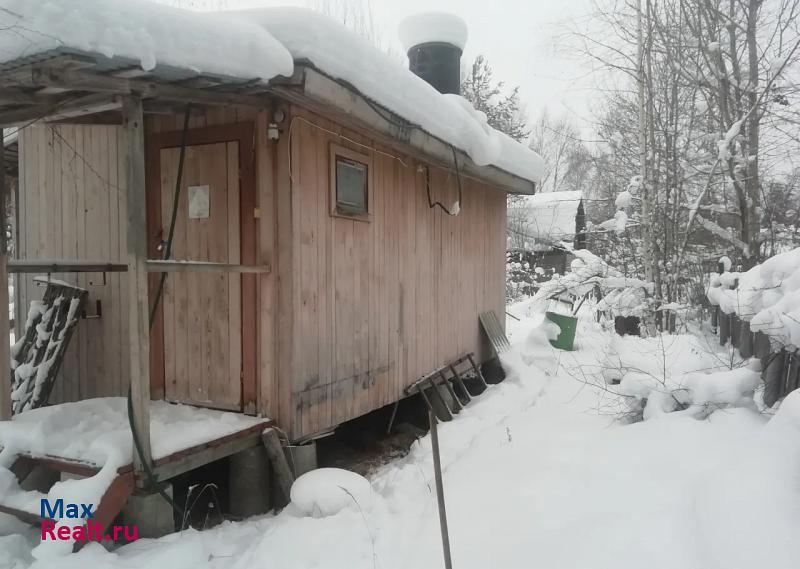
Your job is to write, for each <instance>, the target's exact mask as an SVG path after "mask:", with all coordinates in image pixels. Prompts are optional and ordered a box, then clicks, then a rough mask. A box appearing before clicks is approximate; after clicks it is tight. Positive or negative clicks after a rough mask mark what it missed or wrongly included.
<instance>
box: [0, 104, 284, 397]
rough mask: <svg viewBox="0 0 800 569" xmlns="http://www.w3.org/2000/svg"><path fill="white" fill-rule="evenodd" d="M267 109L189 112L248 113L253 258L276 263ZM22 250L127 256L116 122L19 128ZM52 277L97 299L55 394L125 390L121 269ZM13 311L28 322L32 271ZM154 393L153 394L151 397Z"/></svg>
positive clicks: (271, 300) (196, 123) (151, 121)
mask: <svg viewBox="0 0 800 569" xmlns="http://www.w3.org/2000/svg"><path fill="white" fill-rule="evenodd" d="M267 116H268V112H267V110H266V109H264V110H261V111H258V110H255V109H237V108H227V109H213V110H209V111H207V112H205V113H198V114H193V115H192V118H191V119H190V126H191V127H192V128H199V127H204V126H213V125H218V124H228V123H232V122H243V121H254V122H255V123H256V125H257V128H256V153H257V160H256V162H257V170H258V171H257V194H258V198H257V199H258V201H259V207H260V209H261V219H260V221H261V223H260V224H259V225H258V228H257V232H258V242H259V247H258V249H259V252H258V255H259V259H258V262H259V263H262V264H263V263H273V259H272V251H273V244H274V235H275V224H274V222H273V219H274V206H273V202H274V198H273V194H272V187H273V180H274V173H273V166H272V155H273V149H272V145H271V143H268V141H267V140H266V129H267ZM182 126H183V117H182V115H181V116H179V115H174V116H171V115H165V116H159V117H148V120H147V132H148V133H152V132H163V131H170V130H180V129H181V128H182ZM19 144H20V204H19V232H20V242H19V244H18V248H17V249H18V256H19V258H21V259H70V260H72V259H78V260H92V261H100V260H103V261H110V262H121V263H125V262H126V261H127V258H126V251H127V250H126V227H125V223H126V212H125V156H124V153H123V151H122V140H121V128H120V127H119V126H90V125H58V126H50V125H34V126H29V127H27V128H25V129H23V130H22V131H21V133H20V143H19ZM53 278H59V279H61V280H64V281H67V282H70V283H74V284H77V285H78V286H82V287H85V288H87V289H88V290H89V314H90V315H92V314H94V307H95V301H96V300H100V301H101V303H102V310H103V314H102V318H96V319H87V320H81V321H80V322H79V324H78V327H77V329H76V332H75V335H74V336H73V339H72V342H71V345H70V348H69V350H68V353H67V356H66V361H65V362H64V366H63V368H62V371H61V377H60V378H59V380H58V381H57V382H56V386H55V389H54V392H53V395H52V397H51V402H53V403H57V402H62V401H74V400H79V399H85V398H87V397H98V396H110V395H125V394H126V393H127V389H128V383H129V382H128V353H127V335H128V332H127V330H128V329H127V306H126V305H125V304H123V303H124V302H125V301H126V299H127V295H126V289H125V287H126V282H127V281H126V277H125V274H124V273H117V274H107V275H106V281H105V284H103V279H102V275H101V274H61V275H54V277H53ZM258 280H259V282H258V294H259V330H258V346H259V348H258V349H259V362H258V364H259V367H258V380H259V386H258V387H259V401H260V402H261V405H260V409H259V411H261V412H265V411H266V410H269V409H271V408H272V407H273V401H274V399H275V396H274V395H273V393H274V392H275V384H274V377H275V364H274V361H275V355H274V354H275V348H274V342H275V335H274V316H273V315H274V311H275V305H276V302H277V291H276V288H275V286H274V278H273V276H272V275H266V276H262V275H259V277H258ZM17 282H18V284H17V291H16V298H15V300H16V305H17V315H16V316H17V317H19V315H20V314H21V316H22V322H23V323H24V321H25V314H26V313H27V307H28V306H29V303H30V301H31V300H38V299H40V298H41V297H42V295H43V293H44V289H43V288H41V287H36V286H34V284H33V279H32V276H28V277H21V278H19V280H18V281H17ZM157 395H158V394H154V396H157Z"/></svg>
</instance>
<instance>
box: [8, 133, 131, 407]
mask: <svg viewBox="0 0 800 569" xmlns="http://www.w3.org/2000/svg"><path fill="white" fill-rule="evenodd" d="M19 149H20V153H19V155H20V164H19V175H20V193H19V195H20V203H19V236H20V238H19V244H18V256H19V258H22V259H70V260H72V259H77V260H104V261H110V262H125V261H126V258H125V257H126V243H125V229H124V224H125V218H126V213H125V156H124V154H123V144H122V137H121V128H120V127H117V126H77V125H75V126H72V125H69V126H67V125H62V126H48V125H36V126H30V127H28V128H25V129H23V130H22V131H21V132H20V138H19ZM119 227H123V229H122V230H119V229H118V228H119ZM53 278H57V279H60V280H64V281H67V282H70V283H72V284H76V285H78V286H80V287H83V288H86V289H88V290H89V305H88V310H87V312H88V314H89V315H90V316H91V315H94V314H95V306H96V305H95V302H96V301H98V300H99V301H100V302H101V304H102V318H89V319H86V320H81V321H80V322H79V324H78V327H77V328H76V331H75V335H74V336H73V337H72V341H71V343H70V347H69V350H68V351H67V354H66V359H65V361H64V365H63V367H62V370H61V378H60V379H59V380H58V381H57V382H56V384H55V387H54V390H53V394H52V397H51V401H52V402H59V401H74V400H78V399H83V398H86V397H95V396H108V395H123V394H124V393H125V392H126V391H127V387H128V379H127V378H128V354H127V342H126V341H124V340H123V338H124V337H126V336H127V308H126V304H124V303H125V302H126V299H127V294H126V288H125V287H126V279H125V276H124V274H120V273H109V274H106V275H105V280H104V279H103V275H102V274H96V273H84V274H59V275H53ZM43 293H44V289H43V288H42V287H39V286H36V285H35V284H34V283H33V278H32V276H20V277H19V278H18V280H17V293H16V295H17V296H16V297H17V306H18V308H17V315H18V317H19V316H21V319H22V323H23V324H24V321H25V315H26V313H27V310H28V306H29V303H30V301H31V300H38V299H41V298H42V295H43Z"/></svg>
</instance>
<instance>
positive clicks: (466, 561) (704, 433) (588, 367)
mask: <svg viewBox="0 0 800 569" xmlns="http://www.w3.org/2000/svg"><path fill="white" fill-rule="evenodd" d="M511 310H512V311H515V312H516V313H519V314H522V313H523V312H524V307H521V308H520V309H519V310H516V309H515V308H513V307H512V309H511ZM536 324H537V322H536V320H535V319H530V318H525V319H523V321H521V322H516V321H514V320H509V334H510V336H511V339H512V342H513V343H514V344H515V346H516V348H515V350H514V352H513V353H512V354H511V358H510V365H511V366H512V374H511V376H510V377H509V378H508V379H507V380H506V381H505V382H504V383H502V384H500V385H498V386H495V387H492V388H491V389H490V391H489V392H488V393H486V394H484V395H483V396H481V397H480V398H478V399H476V400H474V401H473V403H472V404H471V405H470V407H469V408H468V409H467V410H466V411H465V412H464V413H462V414H461V415H460V416H459V417H458V418H457V419H456V420H455V421H453V422H451V423H447V424H443V425H441V428H440V436H441V441H442V443H441V444H442V452H443V464H444V469H445V474H444V483H445V494H446V499H447V508H448V518H449V522H450V539H451V543H452V549H453V565H454V567H457V568H458V569H467V568H472V567H474V568H480V569H485V568H486V567H501V568H517V567H541V568H544V569H560V568H565V569H567V568H569V569H575V568H584V567H585V568H592V569H597V568H614V569H627V568H631V569H633V568H636V569H639V568H641V567H648V568H651V569H658V568H662V567H663V568H669V569H690V568H697V569H713V568H717V567H719V568H723V567H724V568H725V569H736V568H740V567H741V568H752V567H764V568H770V569H784V568H785V569H789V568H790V567H791V568H796V567H797V566H798V562H800V539H798V538H797V536H798V535H800V395H795V396H791V397H790V398H788V399H787V400H786V401H785V402H784V404H783V406H782V409H781V410H780V411H779V412H778V414H777V415H776V416H775V417H773V418H772V419H769V417H768V416H766V415H763V414H760V413H758V412H757V411H756V410H755V406H753V405H750V406H744V407H737V408H729V409H719V410H716V411H714V412H712V413H710V414H708V413H704V414H702V415H698V414H697V413H696V412H695V411H696V410H694V411H692V410H687V411H684V412H673V413H664V414H658V415H656V416H654V417H652V418H651V419H649V420H647V421H644V422H640V423H636V424H632V425H624V424H622V423H621V422H619V421H617V420H616V415H614V414H612V411H614V412H616V411H618V410H619V399H618V397H617V396H615V395H613V394H610V393H608V392H607V391H604V390H603V388H602V387H601V386H602V385H604V384H603V383H602V377H601V376H602V369H601V368H600V367H599V366H598V362H599V361H600V360H601V358H603V357H604V353H605V352H604V351H603V348H604V346H605V345H606V344H608V342H609V341H610V339H611V337H612V336H611V335H610V334H609V333H608V332H606V331H603V330H601V329H600V328H599V326H598V325H596V324H594V323H593V322H591V321H589V320H586V321H581V324H580V326H579V330H578V338H579V342H578V350H577V351H575V352H572V353H565V352H559V351H555V350H553V349H552V348H550V347H549V345H547V344H546V343H545V342H542V341H540V339H539V338H540V336H541V335H540V334H538V333H537V332H536V331H534V333H533V334H530V331H531V330H532V329H533V328H534V327H535V326H536ZM618 348H619V347H618ZM621 351H622V352H624V354H630V353H633V354H635V358H634V359H635V360H636V361H638V362H639V363H640V364H641V366H640V367H642V368H646V367H647V366H648V365H650V366H652V370H651V371H652V373H653V374H654V375H655V374H657V373H663V374H666V375H671V376H672V375H679V374H684V373H687V372H691V371H695V370H699V371H701V372H703V373H707V372H710V371H714V370H719V369H726V367H725V366H726V365H727V364H729V363H730V360H729V355H727V354H726V353H725V352H718V351H716V349H715V348H714V344H713V342H706V341H705V340H697V339H696V338H694V337H690V336H678V337H675V336H672V337H668V338H666V339H663V340H662V339H652V340H640V339H631V340H626V341H625V342H624V343H623V345H622V349H621ZM639 372H642V370H639ZM642 373H643V372H642ZM648 373H651V372H648ZM671 379H672V380H674V379H676V378H674V377H672V378H671ZM587 382H588V383H587ZM698 416H702V417H703V418H702V419H698V418H697V417H698ZM371 483H372V491H373V496H372V499H371V500H363V499H362V502H363V503H362V505H361V507H353V508H347V509H344V510H342V511H340V512H338V513H336V514H334V515H332V516H328V517H322V518H315V517H306V516H301V515H300V514H299V512H298V510H296V509H295V508H293V507H292V506H290V507H288V508H286V509H285V510H284V511H283V512H281V513H280V514H278V515H277V516H267V517H264V518H261V519H256V520H248V521H246V522H241V523H225V524H223V525H222V526H219V527H217V528H215V529H212V530H209V531H206V532H202V533H201V532H196V531H194V530H190V531H185V532H183V533H182V534H176V535H172V536H168V537H166V538H162V539H160V540H141V541H139V542H136V543H133V544H131V545H129V546H127V547H123V548H121V549H118V550H117V551H115V552H113V553H108V552H106V551H105V550H103V549H102V548H101V547H100V546H98V545H96V544H92V545H90V546H88V547H86V548H85V549H84V550H83V551H81V552H80V553H79V554H76V555H72V556H68V557H66V558H62V559H59V560H57V561H53V560H50V561H38V562H37V561H35V560H34V559H33V558H32V557H31V553H30V551H31V546H32V545H35V533H33V532H31V531H30V530H27V529H25V528H24V527H23V526H21V525H20V524H18V523H16V522H12V521H10V520H8V519H7V518H2V519H0V535H3V534H5V535H6V537H0V567H3V568H5V567H7V566H10V567H12V568H14V569H22V568H27V567H29V566H32V567H37V568H39V567H56V566H57V567H60V568H71V567H92V569H105V568H122V567H125V568H128V567H130V568H132V567H136V568H142V567H145V568H153V569H155V568H161V567H169V568H170V569H183V568H186V569H198V568H199V567H217V568H222V567H225V568H248V569H250V568H257V567H264V568H267V567H292V568H300V567H326V568H348V569H355V568H362V567H363V568H382V569H389V568H417V567H441V566H443V564H442V554H441V543H440V538H439V522H438V518H437V510H436V498H435V494H434V492H433V488H434V484H433V473H432V465H431V449H430V439H429V438H428V437H426V438H424V439H422V440H421V441H420V442H419V443H418V444H415V445H414V447H413V448H412V451H411V453H410V454H409V455H408V456H407V457H405V458H403V459H400V460H398V461H396V462H394V463H392V464H389V465H387V466H386V467H384V468H383V469H382V470H380V471H379V472H378V473H377V474H376V475H375V476H373V477H372V479H371ZM15 532H20V533H15ZM4 562H5V565H4Z"/></svg>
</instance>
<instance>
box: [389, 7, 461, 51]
mask: <svg viewBox="0 0 800 569" xmlns="http://www.w3.org/2000/svg"><path fill="white" fill-rule="evenodd" d="M398 32H399V35H400V41H401V42H402V44H403V47H404V48H405V50H406V51H408V50H410V49H411V48H412V47H416V46H418V45H423V44H426V43H447V44H451V45H454V46H455V47H457V48H458V49H460V50H461V51H464V46H465V45H466V44H467V36H468V33H467V24H466V22H464V20H462V19H461V18H460V17H458V16H456V15H455V14H448V13H447V12H423V13H420V14H414V15H412V16H408V17H407V18H405V19H404V20H403V21H402V22H400V27H399V29H398Z"/></svg>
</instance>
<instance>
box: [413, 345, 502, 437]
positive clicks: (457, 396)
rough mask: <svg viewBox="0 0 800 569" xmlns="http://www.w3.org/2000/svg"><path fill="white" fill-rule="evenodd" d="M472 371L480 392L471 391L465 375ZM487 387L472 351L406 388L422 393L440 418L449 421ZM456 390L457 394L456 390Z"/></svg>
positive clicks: (426, 403) (425, 400)
mask: <svg viewBox="0 0 800 569" xmlns="http://www.w3.org/2000/svg"><path fill="white" fill-rule="evenodd" d="M470 371H472V372H473V374H474V375H475V378H476V379H477V381H478V384H479V385H480V391H477V392H474V393H472V392H470V390H469V389H468V388H467V384H466V382H465V381H464V375H465V374H467V373H469V372H470ZM487 387H488V385H487V384H486V379H484V377H483V374H482V373H481V370H480V367H479V366H478V365H477V364H476V363H475V358H474V356H473V354H472V353H469V354H466V355H463V356H461V357H460V358H458V359H456V360H454V361H452V362H451V363H448V364H446V365H444V366H442V367H440V368H438V369H436V370H434V371H433V372H432V373H429V374H428V375H426V376H424V377H422V378H421V379H418V380H417V381H415V382H414V383H412V384H411V385H409V386H408V387H407V388H406V394H407V395H411V394H413V393H419V395H420V397H422V400H423V401H424V402H425V405H426V406H427V407H428V409H429V410H430V411H432V412H434V413H435V414H436V415H437V416H438V417H439V419H440V420H442V421H450V420H452V419H453V415H454V414H457V413H460V412H461V410H462V409H463V408H464V407H465V406H466V405H468V404H469V402H470V401H472V398H473V397H474V396H475V395H479V394H480V393H483V391H484V390H485V389H486V388H487ZM456 389H457V390H458V393H456ZM448 396H449V400H450V401H451V402H452V408H451V405H450V404H449V403H448ZM434 400H435V401H436V402H437V403H438V404H439V405H438V410H437V406H436V405H434Z"/></svg>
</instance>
